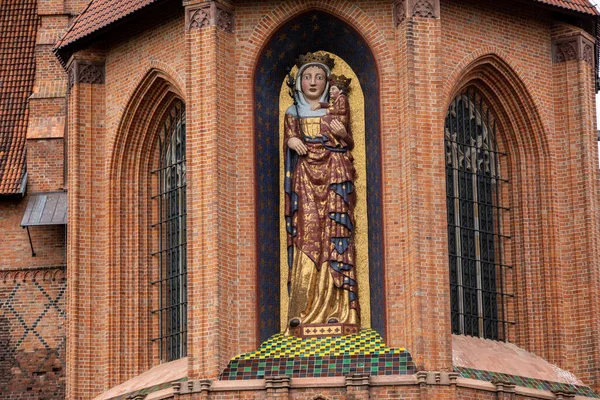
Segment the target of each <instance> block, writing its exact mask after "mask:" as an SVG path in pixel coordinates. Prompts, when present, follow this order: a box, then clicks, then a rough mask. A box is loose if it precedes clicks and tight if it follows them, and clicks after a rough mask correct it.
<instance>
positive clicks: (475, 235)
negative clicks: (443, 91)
mask: <svg viewBox="0 0 600 400" xmlns="http://www.w3.org/2000/svg"><path fill="white" fill-rule="evenodd" d="M496 131H497V128H496V119H495V116H494V115H493V112H492V110H491V109H490V108H489V107H488V105H487V104H486V103H485V101H484V100H483V98H482V97H481V95H480V93H479V92H478V91H477V90H476V89H475V88H470V89H467V90H466V91H464V92H463V93H461V94H460V95H458V96H457V97H456V98H455V99H454V101H453V102H452V104H451V105H450V107H449V109H448V112H447V114H446V121H445V127H444V139H445V140H444V142H445V150H446V151H445V155H446V198H447V217H448V249H449V265H450V300H451V304H450V305H451V326H452V333H455V334H465V335H470V336H478V337H483V338H487V339H494V340H505V339H506V328H507V324H509V323H510V322H508V320H507V316H506V311H507V304H506V302H507V299H508V298H509V297H511V295H509V294H507V293H505V289H504V288H505V280H506V277H507V271H508V270H510V269H511V267H510V266H508V265H505V264H504V262H503V252H502V249H503V244H504V243H503V242H504V240H506V239H508V238H509V237H508V236H507V235H505V234H504V233H503V231H502V225H503V224H502V221H503V213H504V212H505V211H507V210H508V208H506V207H503V206H502V189H501V187H502V185H505V184H507V183H508V181H507V180H506V179H504V178H503V177H502V176H501V172H500V158H501V157H502V156H504V154H503V153H502V152H500V151H499V150H498V145H497V141H496Z"/></svg>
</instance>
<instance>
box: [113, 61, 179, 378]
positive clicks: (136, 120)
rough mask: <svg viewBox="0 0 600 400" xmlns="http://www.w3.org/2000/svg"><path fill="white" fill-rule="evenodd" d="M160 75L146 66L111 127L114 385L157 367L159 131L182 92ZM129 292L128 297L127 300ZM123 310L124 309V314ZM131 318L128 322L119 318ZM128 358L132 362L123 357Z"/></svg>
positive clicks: (161, 72)
mask: <svg viewBox="0 0 600 400" xmlns="http://www.w3.org/2000/svg"><path fill="white" fill-rule="evenodd" d="M175 82H176V80H175V79H173V78H172V77H171V76H169V75H168V74H167V73H166V72H164V71H161V70H159V69H156V68H151V69H150V70H149V71H148V72H147V73H146V75H145V76H144V77H143V79H142V80H141V81H140V83H139V84H138V86H137V87H136V90H135V91H134V92H133V94H132V96H131V98H130V100H129V102H128V104H127V106H126V108H125V110H124V112H123V117H122V119H121V121H120V123H119V126H118V129H117V134H116V137H115V141H114V145H113V146H112V149H111V158H110V166H109V171H110V172H109V173H110V176H109V180H108V182H109V184H110V189H109V200H108V202H109V213H110V229H109V232H114V234H113V235H111V236H110V237H109V246H108V248H109V254H108V260H109V268H108V270H107V274H108V275H109V278H108V279H107V282H109V285H110V290H109V291H108V292H109V293H110V295H109V296H108V300H109V306H108V310H109V313H108V314H107V315H106V319H107V324H106V326H107V330H108V332H107V336H108V346H109V355H108V360H110V362H111V365H110V367H109V368H108V369H107V370H108V371H110V376H109V377H108V382H107V384H108V385H109V386H112V385H115V384H118V383H119V382H122V381H124V380H126V379H129V378H131V377H132V376H134V375H137V374H140V373H142V372H143V371H146V370H147V369H148V368H150V367H152V366H154V365H156V364H158V363H159V362H160V357H159V353H160V352H159V349H158V343H157V342H155V341H152V339H153V338H155V337H157V336H158V329H159V328H158V323H157V321H156V317H154V316H153V314H152V310H155V309H156V308H157V304H156V302H157V296H156V293H155V292H156V290H155V288H154V287H153V286H152V285H151V282H153V281H156V280H157V275H158V272H157V270H158V266H157V260H156V259H157V258H156V257H153V256H152V254H153V253H154V252H156V251H157V241H158V240H159V236H158V232H157V229H156V228H153V225H155V224H156V222H157V221H158V210H157V206H156V200H154V199H153V196H156V193H158V181H157V178H156V176H155V175H156V174H153V173H152V171H154V170H156V169H157V168H158V165H159V147H158V146H159V136H160V132H161V127H162V126H163V123H164V121H165V118H166V117H167V116H168V114H169V111H170V110H171V109H172V108H173V106H174V105H175V104H185V102H184V97H183V95H182V93H183V92H182V90H181V89H180V88H179V87H178V85H177V84H176V83H175ZM132 293H133V294H135V295H132ZM124 310H127V312H124ZM131 315H135V318H129V317H127V316H131ZM131 354H135V355H136V356H135V357H131V356H130V355H131Z"/></svg>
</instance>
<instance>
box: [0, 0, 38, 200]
mask: <svg viewBox="0 0 600 400" xmlns="http://www.w3.org/2000/svg"><path fill="white" fill-rule="evenodd" d="M38 25H39V19H38V15H37V2H36V0H3V1H0V195H10V194H18V193H20V189H21V183H22V181H23V178H24V176H25V171H26V164H25V152H26V149H25V143H26V136H27V119H28V116H29V108H28V98H29V96H30V95H31V93H32V91H33V84H34V79H35V40H36V34H37V28H38Z"/></svg>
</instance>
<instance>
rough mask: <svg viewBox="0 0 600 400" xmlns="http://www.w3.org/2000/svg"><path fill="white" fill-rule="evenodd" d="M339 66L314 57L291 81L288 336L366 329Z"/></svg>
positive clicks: (344, 82)
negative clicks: (306, 330) (304, 330)
mask: <svg viewBox="0 0 600 400" xmlns="http://www.w3.org/2000/svg"><path fill="white" fill-rule="evenodd" d="M333 64H334V60H333V59H332V58H331V57H330V56H329V55H328V54H321V53H308V54H306V55H303V56H300V57H299V59H298V62H297V67H298V72H297V74H296V77H295V79H294V78H293V77H291V76H290V77H289V79H288V85H289V86H290V87H291V89H292V95H293V97H294V105H292V106H290V107H289V108H288V109H287V111H286V114H285V121H284V131H285V135H284V152H285V180H284V191H285V224H286V231H287V246H288V265H289V268H290V270H289V281H288V291H289V309H288V327H287V330H286V333H287V334H295V333H294V331H295V330H296V329H297V327H301V326H316V325H319V324H332V325H337V326H340V325H342V326H344V325H354V326H357V327H358V326H359V325H360V308H359V303H358V286H357V282H356V266H355V261H356V253H355V243H354V228H355V227H354V224H355V219H354V207H355V203H356V197H355V191H354V177H355V169H354V165H353V158H352V153H351V150H352V148H353V146H354V141H353V139H352V135H351V132H350V124H349V116H350V110H349V104H348V101H347V98H346V96H347V91H348V85H349V83H350V79H347V78H345V77H344V76H343V75H342V76H340V77H337V76H335V75H332V74H331V70H332V68H333ZM330 94H331V99H330Z"/></svg>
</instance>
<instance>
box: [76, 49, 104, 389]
mask: <svg viewBox="0 0 600 400" xmlns="http://www.w3.org/2000/svg"><path fill="white" fill-rule="evenodd" d="M68 74H69V86H70V89H69V90H70V93H69V99H68V101H69V102H68V120H69V121H68V122H69V138H70V140H69V143H68V157H69V162H68V165H69V170H68V187H69V197H68V199H69V204H68V219H69V229H68V240H67V243H68V245H67V286H68V288H69V291H68V298H67V304H68V323H67V395H66V397H67V398H69V399H83V398H90V396H91V397H93V396H94V395H95V394H98V393H100V392H101V391H102V389H103V388H102V379H103V377H104V374H105V370H104V369H103V366H106V360H105V359H104V356H103V355H105V354H106V353H107V351H106V348H104V346H105V345H106V338H105V337H103V330H104V329H103V322H104V321H103V315H104V312H103V311H102V305H103V304H106V302H105V301H104V299H103V297H102V296H103V295H104V294H105V291H104V290H102V289H103V288H104V285H105V279H104V278H103V269H102V267H101V265H100V264H101V262H102V260H103V259H104V256H103V251H104V242H103V240H104V239H102V238H100V237H98V236H97V235H96V232H103V231H105V229H106V225H105V219H104V218H103V216H102V214H101V213H99V212H98V211H99V210H98V208H97V204H102V202H98V201H97V199H96V197H97V196H96V194H95V193H99V192H101V191H102V188H103V185H104V180H105V178H103V177H102V176H99V175H98V174H97V173H96V172H97V171H99V170H102V168H103V167H104V161H105V160H104V159H103V158H102V157H95V155H97V154H104V153H103V148H104V143H105V137H104V134H105V132H104V126H105V123H104V119H105V99H104V93H105V87H104V57H103V55H102V54H98V53H93V52H86V53H76V54H75V55H74V56H73V57H72V59H71V60H70V62H69V64H68ZM95 205H96V206H95Z"/></svg>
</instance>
